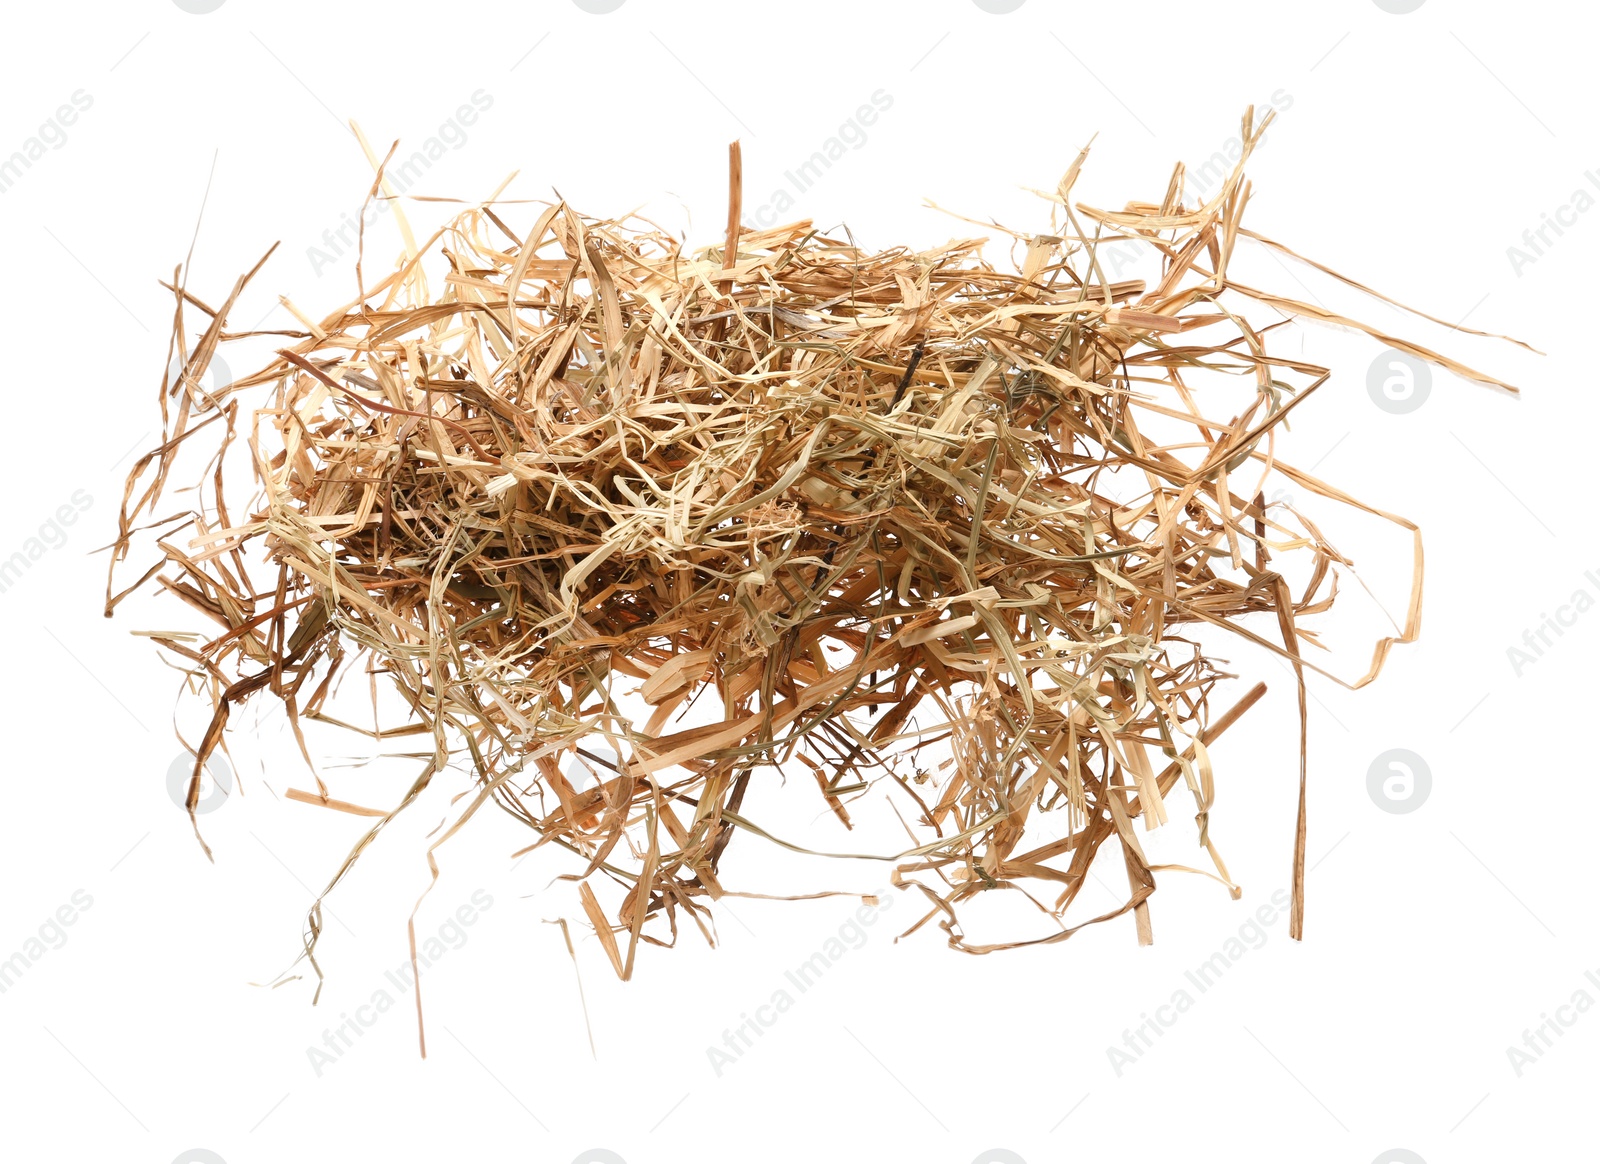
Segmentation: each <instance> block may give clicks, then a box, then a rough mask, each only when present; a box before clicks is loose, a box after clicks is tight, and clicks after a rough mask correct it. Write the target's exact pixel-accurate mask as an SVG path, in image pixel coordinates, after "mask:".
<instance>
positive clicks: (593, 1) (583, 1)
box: [572, 0, 628, 16]
mask: <svg viewBox="0 0 1600 1164" xmlns="http://www.w3.org/2000/svg"><path fill="white" fill-rule="evenodd" d="M627 2H628V0H572V3H573V4H574V5H576V6H577V7H579V8H581V9H583V10H584V11H585V12H592V13H594V15H596V16H604V15H605V14H606V13H607V12H615V11H616V10H617V9H618V8H621V7H622V6H623V5H624V4H626V3H627Z"/></svg>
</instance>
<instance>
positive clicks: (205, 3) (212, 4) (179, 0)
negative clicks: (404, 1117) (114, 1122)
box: [172, 0, 228, 1160]
mask: <svg viewBox="0 0 1600 1164" xmlns="http://www.w3.org/2000/svg"><path fill="white" fill-rule="evenodd" d="M227 2H228V0H172V3H173V5H174V6H175V7H178V8H181V9H183V10H184V11H185V12H192V13H194V14H195V15H196V16H204V15H205V14H206V13H208V12H215V11H216V10H217V9H218V8H221V7H222V6H223V5H224V4H226V3H227ZM218 1159H219V1160H220V1159H221V1157H218Z"/></svg>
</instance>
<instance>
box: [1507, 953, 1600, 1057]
mask: <svg viewBox="0 0 1600 1164" xmlns="http://www.w3.org/2000/svg"><path fill="white" fill-rule="evenodd" d="M1583 976H1584V978H1585V979H1587V980H1588V983H1589V985H1590V986H1593V987H1594V988H1595V989H1597V990H1600V974H1597V973H1596V972H1595V971H1593V970H1585V971H1584V972H1583ZM1593 1009H1594V995H1592V994H1590V993H1589V991H1588V990H1587V989H1585V988H1584V987H1582V986H1580V987H1578V989H1577V990H1574V991H1573V992H1572V997H1571V998H1569V999H1568V1000H1567V1001H1566V1002H1564V1003H1562V1004H1561V1005H1560V1006H1558V1007H1556V1013H1555V1014H1554V1015H1551V1014H1549V1013H1545V1014H1541V1015H1540V1016H1539V1025H1538V1026H1536V1027H1534V1028H1533V1029H1532V1030H1525V1031H1523V1032H1522V1045H1521V1046H1520V1047H1519V1046H1517V1045H1516V1044H1514V1043H1513V1044H1512V1045H1511V1046H1509V1047H1507V1048H1506V1059H1507V1060H1509V1061H1510V1063H1511V1070H1512V1071H1513V1072H1515V1074H1516V1076H1517V1078H1518V1079H1521V1078H1522V1073H1523V1072H1524V1071H1526V1070H1527V1069H1528V1068H1529V1067H1531V1066H1533V1065H1534V1064H1535V1063H1537V1062H1538V1061H1539V1060H1540V1059H1543V1058H1544V1056H1545V1052H1547V1051H1549V1050H1550V1049H1551V1048H1552V1047H1554V1046H1555V1045H1556V1040H1557V1039H1559V1038H1563V1037H1564V1036H1565V1035H1566V1033H1567V1031H1568V1030H1570V1029H1571V1028H1572V1027H1574V1026H1576V1025H1577V1023H1578V1020H1579V1019H1580V1018H1582V1017H1583V1016H1584V1015H1585V1014H1587V1013H1589V1011H1591V1010H1593Z"/></svg>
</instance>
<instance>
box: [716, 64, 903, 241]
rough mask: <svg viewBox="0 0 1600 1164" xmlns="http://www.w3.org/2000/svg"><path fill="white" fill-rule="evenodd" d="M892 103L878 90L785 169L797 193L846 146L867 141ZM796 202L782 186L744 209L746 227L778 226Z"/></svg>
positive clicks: (818, 176) (811, 183)
mask: <svg viewBox="0 0 1600 1164" xmlns="http://www.w3.org/2000/svg"><path fill="white" fill-rule="evenodd" d="M893 107H894V97H893V96H892V95H891V94H889V93H888V92H887V91H886V90H883V89H878V90H875V91H874V92H873V94H872V103H871V104H870V105H861V106H858V107H857V108H856V111H855V113H853V114H852V115H851V116H850V117H848V118H846V119H845V121H844V123H843V124H841V125H840V126H839V128H838V129H837V130H835V131H834V133H833V136H831V137H829V138H828V139H827V140H826V141H824V142H823V143H822V145H821V146H820V147H819V148H818V149H817V150H815V151H814V152H813V153H812V155H811V156H810V157H809V158H807V159H806V160H805V161H803V162H801V163H800V164H799V165H798V166H796V167H795V168H794V169H792V170H785V171H784V172H783V176H784V177H785V178H787V179H788V180H789V185H790V186H793V187H794V192H795V194H804V193H805V192H806V191H807V190H809V189H811V187H813V186H815V185H816V184H817V182H818V181H819V180H820V179H821V178H822V175H824V174H826V173H827V172H828V171H829V170H830V169H832V168H833V164H834V163H835V162H837V161H838V160H839V159H840V158H842V157H844V156H845V152H846V147H847V146H848V147H849V148H850V149H853V150H858V149H860V148H861V147H862V146H864V145H866V144H867V127H868V126H871V125H876V124H877V121H878V118H880V117H882V116H883V115H884V114H885V113H887V112H888V111H889V110H890V109H892V108H893ZM794 204H795V200H794V195H793V194H790V193H789V191H788V189H787V188H785V187H783V186H780V187H778V188H777V189H776V190H774V191H773V192H772V196H771V197H770V198H768V199H767V200H766V201H765V202H763V203H762V204H761V205H760V206H757V207H755V208H754V209H747V210H746V211H745V212H744V228H745V229H746V230H764V229H766V228H767V227H769V226H776V225H777V224H778V223H779V222H781V221H782V219H780V218H779V217H778V216H779V215H781V214H787V213H788V212H789V211H790V210H791V209H793V207H794Z"/></svg>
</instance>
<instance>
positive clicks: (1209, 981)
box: [1106, 889, 1289, 1079]
mask: <svg viewBox="0 0 1600 1164" xmlns="http://www.w3.org/2000/svg"><path fill="white" fill-rule="evenodd" d="M1271 902H1272V904H1271V905H1262V906H1261V907H1260V908H1259V909H1257V910H1256V912H1255V914H1254V915H1253V916H1252V917H1251V918H1250V920H1249V921H1247V922H1245V923H1244V924H1243V925H1241V926H1240V927H1239V928H1238V930H1237V931H1236V932H1235V934H1234V936H1233V937H1231V938H1229V939H1228V940H1227V941H1225V942H1223V943H1222V948H1221V949H1219V950H1218V951H1217V952H1216V953H1215V954H1212V955H1211V957H1209V958H1207V959H1206V960H1205V961H1204V962H1202V963H1200V965H1199V966H1197V967H1196V968H1195V969H1193V970H1185V971H1184V972H1183V976H1184V978H1185V979H1186V980H1187V981H1188V982H1189V984H1190V985H1192V986H1193V987H1194V988H1195V992H1196V993H1197V994H1204V993H1206V992H1207V991H1208V990H1210V989H1211V988H1212V987H1213V986H1215V985H1216V984H1217V983H1218V982H1219V981H1221V980H1222V977H1223V975H1225V974H1226V973H1227V972H1228V971H1229V970H1231V969H1232V968H1233V967H1234V966H1236V965H1237V964H1238V963H1239V961H1240V959H1242V958H1243V957H1244V956H1245V955H1246V954H1248V953H1249V952H1250V951H1251V950H1259V949H1261V947H1262V946H1265V945H1266V944H1267V937H1268V935H1269V927H1270V926H1273V925H1275V924H1276V923H1277V921H1278V914H1279V912H1280V911H1282V910H1287V909H1288V908H1289V891H1288V890H1287V889H1279V890H1276V891H1274V893H1273V894H1272V898H1271ZM1273 906H1276V907H1277V908H1276V909H1274V908H1273ZM1194 1004H1195V994H1191V993H1190V992H1189V988H1188V987H1187V986H1180V987H1178V989H1177V990H1175V991H1173V992H1172V997H1171V998H1170V999H1168V1000H1167V1001H1166V1002H1164V1003H1162V1004H1161V1005H1160V1006H1158V1007H1156V1009H1155V1014H1153V1015H1152V1014H1148V1013H1146V1014H1141V1015H1140V1016H1139V1025H1138V1026H1136V1027H1133V1028H1132V1029H1131V1030H1124V1031H1123V1032H1122V1046H1120V1047H1119V1046H1117V1045H1115V1044H1112V1045H1111V1046H1109V1047H1107V1048H1106V1058H1107V1060H1109V1061H1110V1063H1111V1069H1112V1070H1113V1071H1114V1072H1116V1075H1117V1078H1118V1079H1121V1078H1122V1073H1123V1072H1124V1071H1126V1070H1127V1069H1128V1068H1129V1067H1132V1066H1133V1065H1134V1064H1135V1063H1137V1062H1138V1061H1139V1060H1140V1059H1142V1058H1144V1055H1145V1052H1147V1051H1149V1050H1150V1048H1151V1047H1154V1046H1155V1044H1156V1040H1157V1039H1159V1038H1160V1037H1161V1036H1162V1035H1164V1034H1166V1033H1167V1031H1168V1030H1169V1029H1170V1028H1172V1027H1174V1026H1176V1025H1177V1022H1178V1019H1179V1018H1181V1017H1182V1016H1183V1015H1184V1014H1185V1013H1187V1012H1188V1011H1189V1010H1190V1009H1191V1008H1192V1007H1193V1006H1194Z"/></svg>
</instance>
